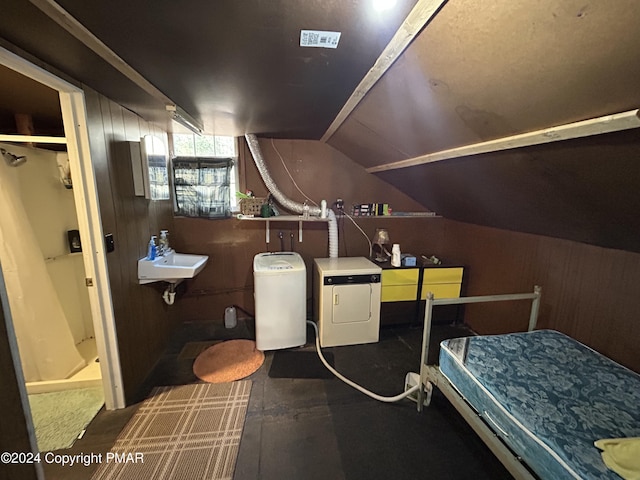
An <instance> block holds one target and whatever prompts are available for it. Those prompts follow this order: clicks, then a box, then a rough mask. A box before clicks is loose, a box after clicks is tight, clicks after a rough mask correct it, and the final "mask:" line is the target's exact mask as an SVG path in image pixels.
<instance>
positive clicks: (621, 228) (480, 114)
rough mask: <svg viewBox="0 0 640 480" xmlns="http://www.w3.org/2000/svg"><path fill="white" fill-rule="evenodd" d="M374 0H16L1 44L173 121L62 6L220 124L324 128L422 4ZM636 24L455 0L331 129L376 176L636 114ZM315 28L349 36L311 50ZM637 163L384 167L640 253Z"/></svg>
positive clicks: (525, 154)
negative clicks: (442, 155) (78, 31)
mask: <svg viewBox="0 0 640 480" xmlns="http://www.w3.org/2000/svg"><path fill="white" fill-rule="evenodd" d="M426 1H427V0H420V3H422V2H426ZM370 3H371V2H370V1H367V0H358V1H356V0H354V1H340V0H325V1H322V2H320V1H316V0H300V1H290V0H273V1H269V2H266V1H263V0H246V1H242V2H237V1H234V0H217V1H215V2H195V1H183V2H176V1H169V0H159V1H157V2H153V3H152V4H145V3H144V2H132V1H125V0H113V1H110V2H101V3H97V4H96V3H95V2H85V1H82V0H59V1H58V3H56V2H54V1H53V0H30V1H29V0H6V1H5V2H4V4H3V22H0V44H2V45H9V46H10V47H11V48H12V49H15V50H17V51H19V52H20V51H24V52H26V54H28V55H31V56H33V57H32V58H35V59H38V60H41V61H43V62H45V63H46V64H47V65H49V66H51V67H53V68H54V69H56V70H57V71H59V72H60V73H61V74H63V75H67V76H69V77H70V78H71V79H74V80H75V81H77V82H80V83H83V84H86V85H88V86H89V87H91V88H93V89H95V90H98V91H99V92H101V93H103V94H104V95H106V96H108V97H109V98H111V99H113V100H115V101H116V102H118V103H120V104H121V105H123V106H125V107H127V108H129V109H130V110H132V111H134V112H136V113H138V114H139V115H141V116H142V117H143V118H145V119H147V120H149V121H153V122H155V123H159V124H162V122H165V124H167V127H168V128H170V126H169V122H168V120H167V115H166V111H165V103H166V102H164V101H163V99H162V98H159V97H158V96H157V95H154V94H153V93H150V92H149V91H148V90H145V89H144V88H141V86H140V85H138V84H136V82H134V81H132V80H130V79H128V78H127V77H126V76H124V75H123V74H122V73H120V72H119V71H118V70H117V69H116V68H114V67H113V65H111V64H109V63H108V62H107V61H105V60H104V59H103V58H101V57H100V56H99V55H98V54H96V52H95V51H94V50H92V49H90V48H89V47H87V46H86V45H85V44H84V43H83V42H82V41H80V40H78V39H77V38H76V37H74V36H73V35H72V34H70V33H69V31H68V30H67V29H65V28H63V27H64V26H65V24H66V23H68V22H62V24H63V25H62V26H61V25H60V23H56V22H54V21H53V20H52V19H51V17H50V16H49V15H50V13H49V15H47V14H45V13H43V11H44V10H47V9H49V10H50V9H51V8H62V9H64V11H65V12H66V13H65V15H69V16H70V17H71V18H72V19H73V20H74V21H77V22H79V24H80V25H82V26H83V27H86V28H87V29H88V31H89V32H90V33H91V34H93V35H95V36H96V37H97V38H98V39H99V40H101V41H102V42H104V44H105V45H106V47H108V48H109V49H111V50H112V51H113V52H115V53H116V54H117V55H118V56H119V57H120V58H121V59H122V60H124V61H125V62H126V63H127V64H128V65H130V66H131V67H132V68H133V69H135V70H136V71H137V72H139V73H141V74H142V75H143V76H144V78H146V80H148V81H149V82H150V83H151V84H153V86H154V87H155V88H156V89H157V91H158V92H161V94H162V95H163V96H166V97H169V98H170V99H171V100H172V101H173V102H175V103H177V104H178V105H180V106H181V107H182V108H184V109H185V110H186V111H187V112H188V113H190V114H192V115H193V116H194V117H196V118H198V119H200V120H202V121H203V123H204V125H205V130H207V132H208V133H216V134H226V135H242V134H244V133H247V132H250V133H257V134H259V135H261V136H264V137H277V138H292V139H320V138H322V137H323V135H325V134H326V132H327V128H328V127H329V126H330V124H331V123H332V121H333V120H334V119H335V118H336V115H338V112H339V111H340V109H341V107H342V105H343V104H344V103H345V101H346V100H347V99H348V98H349V96H350V95H351V94H352V93H353V92H354V89H355V88H356V87H357V85H358V84H359V82H360V80H361V79H362V78H363V77H364V76H365V75H366V74H367V72H368V71H369V70H370V69H371V68H372V67H374V65H375V62H376V59H377V58H378V57H379V56H380V54H381V52H382V51H383V49H384V48H385V46H386V45H387V43H388V42H389V41H390V40H391V39H392V37H393V35H394V33H395V32H396V30H397V29H398V27H399V26H400V25H401V23H402V21H403V19H404V18H405V17H406V16H407V14H408V12H409V11H410V10H411V9H412V8H413V7H414V6H415V5H416V4H417V1H416V0H404V1H403V0H398V2H397V8H396V9H395V10H393V11H390V12H387V13H385V14H383V15H376V14H372V12H371V10H370ZM638 24H640V2H637V1H636V0H616V1H615V2H602V1H600V0H580V1H578V0H537V1H535V2H513V1H511V0H493V1H491V2H478V1H475V0H448V1H445V2H444V4H443V6H442V8H441V9H439V11H438V12H437V14H436V15H435V17H434V18H433V19H432V20H431V21H430V22H429V23H428V24H427V25H426V26H425V27H424V29H423V30H422V32H421V33H420V34H419V35H418V36H417V37H416V38H415V40H414V41H413V42H412V43H411V44H410V45H409V47H408V48H407V49H406V50H405V51H404V53H403V54H402V55H401V56H400V57H399V58H398V59H397V61H396V62H395V63H394V64H393V65H392V67H391V68H390V69H389V70H388V71H387V72H386V73H385V74H384V75H383V76H382V78H381V79H380V80H379V81H378V82H377V83H376V84H375V85H374V86H373V88H372V89H371V90H370V91H369V92H368V94H367V95H366V96H365V97H364V99H363V100H362V101H361V102H360V103H359V104H358V105H357V107H356V108H355V110H354V111H353V112H352V113H351V114H350V115H349V116H348V117H347V118H346V120H345V121H344V123H342V124H341V125H340V126H339V127H338V128H337V130H336V131H335V133H332V134H331V135H330V136H328V138H327V137H325V138H327V142H328V143H329V144H330V145H331V146H333V147H334V148H336V149H337V150H339V151H341V152H342V153H344V154H346V155H347V156H349V157H350V158H351V159H353V160H354V161H356V162H358V163H360V164H361V165H362V166H363V167H365V168H368V169H371V168H374V167H380V166H385V165H388V164H390V163H393V162H397V161H401V160H406V159H410V158H414V157H419V156H423V155H426V154H430V153H433V152H439V151H442V150H445V149H450V148H455V147H460V146H464V145H470V144H476V143H478V142H483V141H487V140H493V139H499V138H503V137H508V136H510V135H515V134H520V133H524V132H530V131H535V130H538V129H542V128H547V127H553V126H557V125H563V124H567V123H570V122H576V121H582V120H587V119H590V118H594V117H599V116H602V115H609V114H616V113H619V112H625V111H630V110H634V109H637V108H638V107H640V89H639V88H638V87H637V85H638V78H640V49H639V48H638V45H640V29H638V28H637V25H638ZM301 29H317V30H333V31H340V32H341V33H342V36H341V39H340V44H339V47H338V48H337V49H324V48H311V49H303V48H301V47H300V46H299V37H300V30H301ZM14 47H15V48H14ZM638 158H640V129H634V130H627V131H622V132H615V133H607V134H603V135H596V136H592V137H588V138H582V139H575V140H566V141H560V142H555V143H548V144H545V145H537V146H529V147H522V148H518V149H512V150H506V151H502V152H494V153H484V154H482V155H474V156H469V157H461V158H453V159H449V160H444V161H440V162H436V163H427V164H423V165H418V166H412V167H410V168H402V169H390V170H385V171H376V172H375V173H374V174H375V175H378V176H379V177H380V178H382V179H384V180H385V181H387V182H389V183H391V184H393V185H394V186H396V187H398V188H400V189H402V190H404V191H406V192H407V193H408V194H409V195H410V196H412V197H413V198H415V199H416V200H417V201H418V202H420V203H421V204H422V205H424V206H425V208H428V209H432V210H435V211H436V212H437V213H439V214H441V215H443V216H444V217H447V218H450V219H454V220H460V221H465V222H470V223H476V224H481V225H489V226H494V227H498V228H503V229H509V230H516V231H524V232H531V233H537V234H542V235H548V236H553V237H559V238H565V239H570V240H576V241H580V242H586V243H591V244H595V245H600V246H605V247H611V248H619V249H625V250H631V251H637V252H640V216H638V215H636V212H637V211H638V210H639V208H640V195H639V193H638V189H637V185H638V184H640V183H639V181H640V166H639V165H640V162H638V161H637V160H638ZM372 172H373V171H372Z"/></svg>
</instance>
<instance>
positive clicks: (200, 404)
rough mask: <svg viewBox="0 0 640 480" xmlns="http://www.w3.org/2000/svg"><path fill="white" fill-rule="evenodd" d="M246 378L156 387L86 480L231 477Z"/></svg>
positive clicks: (248, 383)
mask: <svg viewBox="0 0 640 480" xmlns="http://www.w3.org/2000/svg"><path fill="white" fill-rule="evenodd" d="M250 392H251V381H249V380H242V381H237V382H232V383H216V384H210V383H204V384H193V385H180V386H172V387H157V388H155V389H154V390H153V391H152V392H151V395H150V396H149V398H147V399H146V400H145V401H144V402H142V404H141V405H140V407H139V409H138V411H137V412H136V413H135V415H134V416H133V417H132V418H131V420H130V421H129V423H127V425H126V426H125V428H124V430H123V431H122V432H121V433H120V435H119V436H118V438H117V439H116V442H115V444H114V446H113V448H112V449H111V450H110V451H109V453H107V454H105V455H104V457H103V458H102V460H101V462H100V467H98V470H97V471H96V473H95V474H94V475H93V477H92V480H116V479H121V480H138V479H139V480H147V479H150V478H158V479H163V480H165V479H166V480H170V479H216V480H218V479H232V478H233V472H234V469H235V464H236V458H237V455H238V447H239V445H240V437H241V436H242V428H243V426H244V419H245V414H246V411H247V404H248V402H249V394H250Z"/></svg>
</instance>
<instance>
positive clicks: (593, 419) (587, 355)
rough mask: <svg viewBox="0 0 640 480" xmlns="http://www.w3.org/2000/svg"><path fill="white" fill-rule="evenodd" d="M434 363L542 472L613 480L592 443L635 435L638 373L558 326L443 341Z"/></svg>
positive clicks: (639, 425)
mask: <svg viewBox="0 0 640 480" xmlns="http://www.w3.org/2000/svg"><path fill="white" fill-rule="evenodd" d="M440 370H441V371H442V373H443V374H444V375H445V376H446V377H447V378H448V379H449V381H450V382H451V383H452V385H454V387H455V388H456V389H457V390H458V391H459V392H460V393H461V394H462V396H463V397H465V398H466V399H467V401H468V402H469V403H470V404H471V405H472V406H473V407H474V408H475V409H476V410H477V411H478V412H479V413H480V414H481V415H482V416H483V417H484V418H485V420H486V421H487V423H489V424H493V425H497V426H496V427H495V428H494V430H496V431H497V432H500V430H502V431H503V432H504V433H500V436H501V437H503V439H504V440H505V443H507V444H508V445H509V446H510V447H511V448H512V449H513V450H514V451H515V452H517V453H518V454H519V455H520V456H521V457H522V458H523V459H524V460H525V462H526V463H527V465H528V466H529V467H530V468H531V469H532V470H533V471H534V472H535V473H536V474H537V475H538V476H540V477H541V478H543V479H561V478H594V479H619V478H620V477H618V476H617V475H616V474H615V473H613V472H612V471H610V470H608V469H607V467H606V466H605V465H604V463H603V461H602V458H601V456H600V451H599V450H598V449H597V448H596V447H595V446H594V445H593V442H594V441H595V440H598V439H601V438H620V437H637V436H640V375H638V374H636V373H634V372H632V371H630V370H629V369H627V368H625V367H622V366H621V365H619V364H617V363H615V362H613V361H612V360H610V359H608V358H606V357H604V356H603V355H600V354H599V353H597V352H595V351H593V350H591V349H590V348H588V347H586V346H584V345H582V344H580V343H579V342H577V341H575V340H573V339H571V338H570V337H567V336H566V335H564V334H562V333H559V332H555V331H551V330H539V331H534V332H527V333H514V334H508V335H494V336H478V337H467V338H457V339H452V340H445V341H444V342H442V344H441V349H440Z"/></svg>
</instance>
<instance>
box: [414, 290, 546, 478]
mask: <svg viewBox="0 0 640 480" xmlns="http://www.w3.org/2000/svg"><path fill="white" fill-rule="evenodd" d="M541 292H542V289H541V288H540V287H539V286H535V287H534V289H533V293H517V294H506V295H484V296H476V297H460V298H441V299H435V298H434V296H433V293H431V292H429V293H428V294H427V303H426V308H425V314H424V330H423V334H422V356H421V359H420V388H419V389H418V395H417V402H418V412H421V411H422V407H423V405H426V406H428V405H429V403H430V402H431V394H432V392H433V387H434V386H436V387H438V389H439V390H440V391H441V392H442V393H443V394H444V396H445V397H447V399H448V400H449V402H451V404H452V405H453V406H454V407H455V409H456V410H457V411H458V412H459V413H460V415H462V417H463V418H464V419H465V421H466V422H467V423H468V424H469V425H470V426H471V428H473V430H474V431H475V432H476V434H477V435H478V436H479V437H480V439H481V440H482V441H483V442H484V443H485V444H486V445H487V446H488V447H489V449H490V450H491V451H492V452H493V454H494V455H495V456H496V457H497V458H498V460H500V462H502V464H503V465H504V466H505V468H506V469H507V470H508V471H509V473H511V475H513V476H514V477H515V478H516V479H527V480H535V479H536V477H535V476H534V475H533V474H532V473H531V471H530V470H529V469H528V468H527V467H526V466H525V465H524V463H523V461H522V459H521V458H520V457H519V456H518V455H517V454H516V453H514V452H513V451H512V450H511V449H510V448H509V447H507V445H506V444H505V443H504V442H503V441H502V440H501V436H504V435H506V433H505V432H504V431H502V429H500V428H499V427H498V426H496V425H495V424H493V423H492V422H491V419H490V418H489V417H487V418H484V417H482V416H481V415H480V414H479V413H478V412H477V411H476V410H475V409H474V408H473V407H472V406H471V405H470V404H469V403H467V401H466V400H465V399H464V398H463V397H462V396H461V395H460V394H459V393H458V391H457V390H456V389H455V387H454V386H452V385H451V383H450V382H449V380H447V378H446V377H445V376H444V375H443V374H442V373H441V372H440V368H439V367H438V365H427V364H426V362H427V358H428V354H429V340H430V337H431V320H432V316H433V307H434V306H435V305H455V304H467V303H483V302H500V301H514V300H531V301H532V302H531V315H530V317H529V327H528V331H532V330H534V329H535V327H536V323H537V320H538V310H539V307H540V296H541ZM489 424H492V425H494V427H495V428H493V429H492V428H491V427H490V426H489Z"/></svg>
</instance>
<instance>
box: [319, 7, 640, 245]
mask: <svg viewBox="0 0 640 480" xmlns="http://www.w3.org/2000/svg"><path fill="white" fill-rule="evenodd" d="M638 21H640V3H638V2H635V1H633V0H622V1H619V2H607V3H605V2H599V1H586V0H585V1H583V0H580V1H574V0H566V1H565V0H563V1H554V0H541V1H537V2H512V1H510V0H496V1H493V2H476V1H473V0H450V1H448V2H447V3H446V4H445V5H444V7H443V8H442V10H441V11H440V12H439V13H438V15H437V16H436V17H435V18H434V19H433V21H432V22H431V23H430V24H429V25H428V26H427V28H426V29H425V30H424V32H423V33H422V34H421V35H420V36H419V37H418V38H417V39H416V40H415V41H414V42H413V43H412V44H411V46H410V47H409V48H408V49H407V50H406V51H405V53H404V54H403V55H402V56H401V57H400V58H399V60H398V61H397V62H396V63H395V64H394V66H393V67H392V68H391V69H390V70H389V71H388V72H387V73H386V74H385V76H384V77H383V78H382V79H381V80H380V81H379V82H378V83H377V84H376V85H375V87H374V88H373V89H372V90H371V91H370V92H369V94H368V95H367V96H366V97H365V99H364V100H363V101H362V102H361V103H360V104H359V105H358V107H357V109H356V110H355V111H354V112H353V113H352V114H351V115H350V116H349V118H348V119H347V120H346V121H345V122H344V123H343V124H342V126H341V127H340V128H339V129H338V130H337V132H336V133H335V134H334V135H333V136H332V137H331V138H330V139H329V140H328V142H329V144H330V145H332V146H334V147H335V148H336V149H338V150H340V151H342V152H343V153H345V154H346V155H348V156H349V157H351V158H352V159H354V160H355V161H356V162H359V163H360V164H361V165H363V166H364V167H367V168H371V167H378V166H380V165H386V164H389V163H393V162H397V161H399V160H405V159H408V158H413V157H417V156H422V155H425V154H429V153H434V152H439V151H442V150H447V149H451V148H455V147H460V146H464V145H471V144H476V143H478V142H483V141H487V140H493V139H498V138H502V137H508V136H511V135H515V134H521V133H525V132H531V131H535V130H538V129H543V128H548V127H552V126H557V125H563V124H567V123H571V122H576V121H581V120H587V119H591V118H595V117H600V116H603V115H609V114H615V113H619V112H625V111H628V110H633V109H637V108H638V107H640V89H639V88H638V79H639V78H640V49H639V48H638V45H640V29H638V28H637V25H638ZM638 159H640V129H634V130H628V131H624V132H618V133H610V134H606V135H597V136H593V137H589V138H583V139H576V140H568V141H561V142H555V143H549V144H546V145H538V146H531V147H525V148H519V149H514V150H508V151H503V152H496V153H488V154H483V155H476V156H469V157H463V158H457V159H451V160H444V161H441V162H436V163H432V164H425V165H420V166H413V167H410V168H404V169H396V170H388V171H383V172H377V173H375V174H376V175H378V176H380V177H381V178H383V179H384V180H386V181H388V182H389V183H391V184H393V185H395V186H396V187H399V188H401V189H403V190H404V191H405V192H406V193H408V194H409V195H410V196H412V197H413V198H415V199H416V200H417V201H419V202H420V203H421V204H423V205H425V206H426V207H428V208H431V209H433V210H435V211H436V212H437V213H439V214H441V215H443V216H444V217H446V218H450V219H455V220H460V221H465V222H470V223H476V224H481V225H488V226H493V227H498V228H503V229H509V230H516V231H523V232H530V233H537V234H542V235H548V236H553V237H559V238H565V239H570V240H576V241H580V242H585V243H591V244H595V245H600V246H605V247H611V248H619V249H624V250H632V251H639V252H640V216H639V215H637V212H638V211H639V210H638V209H639V208H640V194H639V190H638V185H640V162H638Z"/></svg>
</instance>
